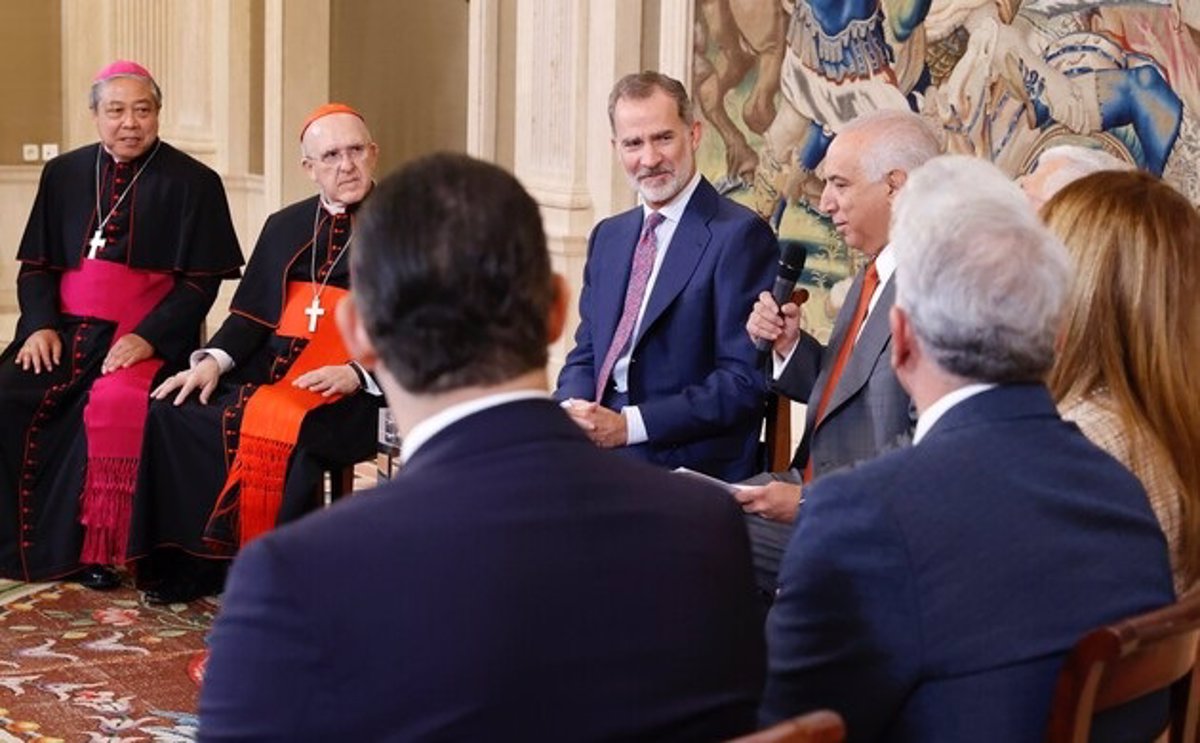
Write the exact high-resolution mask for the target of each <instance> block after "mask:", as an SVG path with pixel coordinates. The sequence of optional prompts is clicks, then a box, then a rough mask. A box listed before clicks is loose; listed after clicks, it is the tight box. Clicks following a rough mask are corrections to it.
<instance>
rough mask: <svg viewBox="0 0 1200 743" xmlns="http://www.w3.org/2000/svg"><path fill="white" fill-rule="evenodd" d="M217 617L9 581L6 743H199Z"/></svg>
mask: <svg viewBox="0 0 1200 743" xmlns="http://www.w3.org/2000/svg"><path fill="white" fill-rule="evenodd" d="M217 607H218V603H217V601H216V600H215V599H202V600H200V601H196V602H193V603H192V604H188V605H184V604H176V605H173V606H167V607H157V606H150V605H148V604H146V603H144V602H142V601H140V597H139V594H138V592H137V591H135V590H133V589H132V588H128V587H123V588H120V589H117V590H115V591H107V592H97V591H89V590H88V589H86V588H82V587H80V586H78V585H76V584H73V583H33V584H25V583H14V582H12V581H5V580H0V743H13V742H16V741H21V742H23V743H25V742H29V741H34V742H36V743H51V742H52V741H87V742H88V743H134V741H139V742H140V741H154V742H155V743H178V742H179V741H191V740H194V739H195V734H196V700H197V695H198V692H199V688H200V679H201V677H202V675H203V672H204V660H205V658H206V651H205V650H204V638H205V635H206V634H207V632H208V628H209V627H210V625H211V624H212V619H213V615H214V614H215V613H216V610H217Z"/></svg>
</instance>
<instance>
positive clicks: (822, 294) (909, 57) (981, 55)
mask: <svg viewBox="0 0 1200 743" xmlns="http://www.w3.org/2000/svg"><path fill="white" fill-rule="evenodd" d="M695 34H696V38H695V44H694V48H695V59H694V65H693V68H694V76H693V80H692V89H693V91H694V96H695V98H696V102H697V104H698V106H699V108H700V110H701V113H702V115H703V117H704V118H705V119H706V121H707V122H708V123H709V126H708V127H707V129H706V133H705V137H704V141H703V143H702V146H701V153H700V166H701V169H702V170H703V171H704V172H705V174H706V175H707V176H708V177H709V178H710V180H712V181H713V182H714V183H715V184H717V185H718V187H719V188H720V190H722V191H723V192H725V193H727V194H728V195H730V196H732V197H733V198H735V199H737V200H739V201H741V202H743V203H746V204H747V205H749V206H752V207H753V208H754V209H755V210H756V211H758V212H759V213H760V214H762V215H763V216H764V217H766V218H768V219H770V220H771V221H772V223H773V224H774V225H775V226H776V228H777V229H778V231H779V234H780V236H781V239H784V240H803V241H806V242H808V243H809V250H808V252H809V256H808V265H807V268H806V270H805V274H804V277H803V281H804V283H805V284H806V285H807V286H808V287H809V290H810V292H811V293H812V294H813V299H811V300H810V301H809V304H808V311H807V314H808V322H809V323H810V324H811V325H812V326H813V328H812V329H813V330H814V331H815V332H816V333H817V335H818V336H822V337H823V336H824V335H825V334H827V333H828V329H829V326H830V324H831V323H832V318H833V315H834V314H835V313H836V308H837V307H838V306H839V305H840V297H841V296H843V295H844V292H845V289H846V288H847V286H848V283H849V281H848V278H847V277H849V276H852V275H853V273H854V272H855V270H856V269H857V266H856V265H855V261H856V260H857V259H856V258H855V257H854V256H853V255H852V254H851V252H850V251H848V250H847V249H846V248H845V246H843V245H840V244H839V243H838V240H837V237H836V235H835V234H834V233H833V232H832V230H831V229H830V228H829V226H828V224H827V223H825V222H824V221H823V220H822V218H821V217H820V215H819V213H818V212H817V211H816V209H815V206H816V204H817V201H818V199H819V194H820V189H821V181H820V178H819V175H818V174H819V166H820V163H821V160H822V158H823V157H824V154H825V149H826V147H828V145H829V142H830V140H831V139H832V138H833V136H834V135H836V133H837V132H838V130H839V129H840V128H841V126H842V125H844V124H845V123H846V122H847V121H850V120H851V119H853V118H854V117H855V116H857V115H859V114H861V113H863V112H866V111H871V110H875V109H879V108H908V109H911V110H914V111H917V112H919V113H921V114H922V115H923V116H925V117H927V118H928V120H929V121H930V122H931V123H933V124H935V125H936V126H938V127H939V128H941V129H942V130H943V131H944V132H945V133H946V146H947V150H948V151H950V152H957V153H967V154H974V155H979V156H981V157H986V158H988V159H989V160H992V161H993V162H995V163H996V164H997V165H998V166H999V167H1000V168H1001V169H1003V170H1004V171H1005V172H1007V173H1009V174H1011V175H1014V176H1016V175H1019V174H1020V173H1023V172H1026V171H1028V170H1029V169H1030V167H1031V166H1032V165H1033V163H1034V162H1035V161H1036V159H1037V157H1038V154H1039V153H1040V152H1042V151H1043V150H1045V149H1046V148H1048V147H1051V146H1054V145H1057V144H1066V143H1071V144H1084V145H1087V146H1092V147H1099V148H1103V149H1105V150H1107V151H1109V152H1111V153H1112V154H1114V155H1117V156H1118V157H1121V158H1123V159H1125V160H1126V161H1128V162H1131V163H1135V164H1136V165H1138V166H1139V167H1142V168H1144V169H1146V170H1148V171H1150V172H1152V173H1154V174H1156V175H1159V176H1162V177H1163V178H1164V179H1166V180H1167V181H1168V182H1170V183H1172V184H1173V185H1174V186H1175V187H1176V188H1178V189H1179V190H1180V191H1182V192H1183V193H1184V194H1185V195H1186V196H1187V197H1188V198H1189V199H1190V200H1191V201H1192V202H1193V203H1196V204H1200V172H1198V170H1197V165H1198V161H1200V125H1198V122H1197V116H1198V115H1200V0H1140V1H1136V2H1135V1H1131V0H1100V1H1098V2H1094V1H1093V2H1083V1H1082V0H1024V1H1022V0H696V30H695Z"/></svg>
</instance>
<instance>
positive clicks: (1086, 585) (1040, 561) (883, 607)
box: [761, 385, 1174, 743]
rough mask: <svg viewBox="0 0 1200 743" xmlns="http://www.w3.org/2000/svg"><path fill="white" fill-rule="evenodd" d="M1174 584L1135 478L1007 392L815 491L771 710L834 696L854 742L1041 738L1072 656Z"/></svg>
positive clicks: (1049, 410)
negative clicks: (1097, 630)
mask: <svg viewBox="0 0 1200 743" xmlns="http://www.w3.org/2000/svg"><path fill="white" fill-rule="evenodd" d="M1173 598H1174V593H1173V590H1172V587H1171V572H1170V566H1169V563H1168V559H1167V548H1166V540H1165V539H1164V537H1163V534H1162V530H1161V529H1160V528H1159V526H1158V522H1157V520H1156V519H1155V517H1154V514H1153V512H1152V511H1151V509H1150V505H1149V503H1148V501H1147V499H1146V495H1145V492H1144V491H1143V490H1142V488H1141V485H1140V484H1139V483H1138V481H1137V480H1136V479H1135V478H1134V476H1133V475H1131V474H1130V473H1129V472H1128V471H1126V470H1125V468H1124V467H1122V466H1121V465H1120V464H1118V463H1117V461H1116V460H1114V459H1112V458H1111V457H1109V456H1108V455H1107V454H1105V453H1104V452H1102V451H1101V450H1100V449H1098V448H1097V447H1096V446H1094V445H1093V444H1091V443H1090V442H1089V441H1088V440H1087V439H1086V438H1084V436H1083V435H1082V434H1081V433H1080V432H1079V430H1078V429H1077V428H1076V427H1075V426H1074V425H1073V424H1070V423H1066V422H1064V421H1062V420H1061V419H1060V418H1059V417H1058V414H1057V412H1056V411H1055V408H1054V403H1053V401H1052V400H1051V399H1050V395H1049V393H1048V392H1047V391H1046V389H1045V388H1044V387H1042V386H1040V385H1014V386H1002V387H998V388H995V389H992V390H988V391H986V392H983V393H980V394H979V395H976V396H974V397H971V398H969V399H967V400H965V401H963V402H961V403H960V404H958V405H956V406H955V407H953V408H951V409H950V410H949V411H948V412H947V413H946V414H945V415H944V416H943V417H942V418H941V419H940V420H939V421H938V422H937V423H935V424H934V426H933V428H932V429H931V430H930V432H929V434H928V436H927V438H925V439H923V440H922V441H921V442H920V443H919V444H917V445H916V446H914V447H910V448H907V449H902V450H897V451H894V452H891V453H889V454H886V455H884V456H882V457H880V458H878V459H876V460H873V461H871V462H868V463H866V464H863V465H860V466H858V467H856V468H854V469H852V470H848V471H844V472H840V473H834V474H832V475H829V476H827V477H825V478H823V479H821V480H819V481H817V482H814V483H813V485H812V487H811V488H810V489H809V490H808V492H807V493H806V500H805V504H804V506H803V508H802V509H801V514H800V519H799V521H798V523H797V526H796V531H795V533H794V534H793V535H792V540H791V543H790V544H789V545H788V549H787V553H786V555H785V557H784V561H783V568H782V570H781V572H780V590H779V594H778V596H777V598H776V601H775V604H774V606H773V607H772V609H771V612H770V615H769V617H768V621H767V642H768V648H769V673H768V681H767V688H766V692H765V694H764V700H763V708H762V715H761V717H762V721H763V722H765V723H770V722H773V721H776V720H780V719H783V718H785V717H789V716H791V715H795V714H799V713H802V712H806V711H808V710H812V709H816V708H832V709H834V710H836V711H837V712H838V713H840V714H841V715H842V716H843V717H844V718H845V720H846V728H847V731H848V733H849V738H848V740H849V741H903V742H908V741H912V742H913V743H916V741H968V740H969V741H972V743H991V742H993V741H994V743H1039V742H1040V741H1041V740H1042V737H1043V734H1044V731H1045V725H1046V722H1047V718H1048V715H1049V708H1050V699H1051V696H1052V691H1053V688H1054V681H1055V678H1056V677H1057V674H1058V671H1059V667H1060V665H1061V662H1062V659H1063V656H1064V654H1065V652H1066V651H1067V650H1068V649H1069V648H1070V647H1071V646H1072V645H1073V644H1074V643H1075V642H1076V641H1077V640H1078V639H1079V638H1080V637H1082V636H1083V634H1084V633H1085V632H1087V631H1088V630H1090V629H1093V628H1094V627H1096V626H1099V625H1102V624H1105V623H1107V622H1111V621H1114V620H1117V619H1122V618H1125V617H1128V616H1131V615H1134V614H1137V613H1140V612H1143V611H1147V610H1149V609H1152V608H1156V607H1160V606H1163V605H1165V604H1168V603H1170V602H1171V601H1172V600H1173ZM1125 732H1129V731H1128V730H1127V731H1125ZM1152 737H1153V735H1149V736H1145V737H1143V738H1141V740H1148V739H1150V738H1152ZM1126 739H1128V740H1134V739H1137V738H1131V737H1127V738H1126Z"/></svg>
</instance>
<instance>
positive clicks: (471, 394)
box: [200, 155, 763, 741]
mask: <svg viewBox="0 0 1200 743" xmlns="http://www.w3.org/2000/svg"><path fill="white" fill-rule="evenodd" d="M357 234H358V239H359V240H360V242H359V244H358V246H357V248H356V251H355V253H354V254H353V256H352V264H351V270H352V282H351V286H352V287H353V289H352V296H351V298H350V299H348V300H347V301H345V302H343V303H342V305H341V308H340V309H339V312H338V321H339V325H340V327H341V329H342V332H343V335H344V337H345V338H346V341H347V345H348V347H349V349H350V350H351V352H352V353H355V354H356V355H357V357H358V358H359V359H360V360H362V361H363V363H365V364H367V365H368V366H371V367H373V368H374V370H375V371H376V373H377V377H378V379H379V382H380V385H381V386H382V387H383V389H384V392H385V394H386V395H387V398H388V401H389V403H390V404H391V408H392V411H393V412H394V414H395V416H396V423H397V427H398V429H399V430H400V433H401V435H402V436H403V442H404V443H403V450H402V452H401V456H402V458H403V459H404V467H403V468H402V469H401V470H400V474H399V475H398V477H397V478H396V479H395V480H393V481H391V482H390V483H388V484H387V485H385V486H383V487H381V488H379V489H378V490H377V491H375V492H371V493H366V494H362V495H357V496H355V497H354V498H350V499H347V500H345V501H342V502H340V503H338V504H337V505H335V506H334V507H333V508H331V509H329V510H328V511H326V512H323V513H320V514H315V515H312V516H309V517H307V518H305V519H303V520H301V521H299V522H296V523H294V524H290V525H288V526H285V527H283V528H280V529H278V530H276V531H274V532H272V533H270V534H267V535H265V536H263V537H261V538H259V539H257V540H255V541H253V542H251V543H250V544H249V545H248V546H247V547H246V548H245V550H244V551H243V552H242V554H241V556H240V557H239V558H238V560H237V561H236V562H235V564H234V567H233V571H232V574H231V576H230V580H229V587H228V590H227V591H226V594H225V598H224V600H223V603H222V610H221V613H220V615H219V617H218V618H217V621H216V624H215V626H214V629H213V633H212V636H211V648H212V657H211V660H210V661H209V665H208V670H207V674H206V678H205V683H204V687H203V691H202V693H201V699H200V739H201V740H207V741H224V740H235V739H236V740H288V741H298V740H322V741H324V740H397V741H399V740H405V741H408V740H417V739H438V740H573V741H586V740H631V739H646V740H717V739H720V738H723V737H728V736H732V735H734V734H736V733H739V732H742V731H744V730H745V729H747V728H749V727H751V726H752V723H753V714H754V708H755V705H756V702H757V699H758V696H759V692H760V687H761V682H762V673H763V646H762V637H761V620H760V616H759V615H758V611H757V608H756V604H755V598H754V589H753V581H752V578H751V570H750V557H749V550H748V545H747V538H746V534H745V529H744V527H743V525H742V521H741V516H740V510H739V509H738V507H737V505H736V503H734V501H733V500H732V499H731V498H730V497H729V496H728V495H727V494H726V493H724V492H722V491H721V490H720V489H717V488H713V487H710V486H709V485H707V484H703V483H698V482H695V481H693V480H692V479H690V478H680V477H676V476H673V475H671V474H669V473H666V472H662V471H660V470H657V469H655V468H653V467H651V466H650V465H647V464H644V463H641V462H636V461H630V460H628V459H625V458H622V457H619V456H616V455H614V454H613V453H611V452H606V451H603V450H601V449H599V448H597V447H595V446H594V445H593V444H592V443H591V442H590V441H589V439H588V438H587V436H586V435H585V434H584V433H583V432H582V431H581V430H580V429H579V427H578V426H577V425H576V424H575V423H573V422H572V421H571V419H570V418H569V417H568V416H567V415H566V413H564V412H563V411H562V410H561V409H560V408H559V406H558V405H557V404H555V403H554V402H553V401H552V400H551V399H550V398H549V396H548V395H547V394H546V385H547V378H546V372H545V365H546V360H547V354H546V346H547V344H548V343H549V342H552V341H553V340H555V339H556V338H557V337H558V336H559V334H560V333H561V331H562V325H563V321H564V316H565V314H566V291H565V284H564V282H563V280H562V279H561V277H559V276H556V275H555V274H553V273H552V272H551V270H550V263H549V257H548V255H547V252H546V245H545V236H544V234H543V231H542V225H541V220H540V216H539V213H538V207H537V204H536V203H535V202H534V201H533V199H532V198H530V196H529V195H528V194H527V193H526V192H525V191H524V189H522V188H521V186H520V184H519V183H518V182H517V181H516V179H514V178H513V177H512V176H511V175H509V174H507V173H505V172H504V171H502V170H500V169H499V168H497V167H495V166H492V165H489V164H486V163H483V162H480V161H476V160H472V159H470V158H468V157H465V156H459V155H434V156H431V157H427V158H424V159H422V160H418V161H416V162H413V163H411V164H410V165H408V166H407V167H406V168H404V169H403V170H402V171H400V172H398V173H396V174H394V175H392V176H390V177H389V178H387V179H385V180H384V181H383V182H382V183H381V184H380V185H379V186H378V187H377V189H376V192H375V194H374V195H373V197H372V200H371V201H370V202H369V203H368V204H367V205H366V206H365V207H364V209H363V213H362V215H361V217H360V222H359V227H358V233H357ZM315 700H320V703H319V704H318V703H315Z"/></svg>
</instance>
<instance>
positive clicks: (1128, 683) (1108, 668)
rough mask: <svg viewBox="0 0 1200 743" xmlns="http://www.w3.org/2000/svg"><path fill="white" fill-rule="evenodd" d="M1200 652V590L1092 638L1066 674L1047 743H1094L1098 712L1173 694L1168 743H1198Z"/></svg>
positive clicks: (1075, 652)
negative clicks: (1092, 736)
mask: <svg viewBox="0 0 1200 743" xmlns="http://www.w3.org/2000/svg"><path fill="white" fill-rule="evenodd" d="M1198 653H1200V590H1195V591H1192V592H1191V593H1190V594H1189V595H1187V596H1185V597H1184V598H1183V599H1181V600H1180V601H1179V602H1177V603H1175V604H1172V605H1171V606H1168V607H1166V608H1163V609H1158V610H1156V611H1152V612H1149V613H1147V614H1142V615H1140V616H1136V617H1133V618H1132V619H1126V620H1124V621H1121V622H1117V623H1115V624H1110V625H1108V626H1105V627H1101V628H1099V629H1096V630H1093V631H1091V632H1089V633H1088V634H1087V635H1085V636H1084V637H1083V639H1082V640H1080V641H1079V642H1078V643H1077V644H1076V645H1075V647H1074V648H1073V649H1072V650H1071V653H1070V654H1069V655H1068V656H1067V659H1066V662H1065V663H1064V664H1063V669H1062V671H1061V672H1060V673H1059V676H1058V683H1057V686H1056V688H1055V690H1054V701H1053V704H1052V707H1051V710H1050V723H1049V725H1048V727H1047V730H1046V743H1086V741H1087V740H1088V736H1089V734H1090V732H1091V726H1092V718H1093V716H1094V715H1095V714H1096V713H1098V712H1102V711H1104V710H1107V709H1111V708H1113V707H1118V706H1120V705H1122V704H1125V703H1126V702H1129V701H1132V700H1134V699H1138V698H1139V697H1142V696H1145V695H1146V694H1149V693H1151V692H1154V691H1160V690H1168V689H1169V690H1170V691H1169V693H1170V705H1171V708H1170V718H1169V722H1168V725H1167V730H1168V731H1170V737H1169V739H1168V740H1169V741H1170V743H1197V740H1198V738H1197V718H1198V717H1200V655H1198ZM1159 732H1162V731H1159Z"/></svg>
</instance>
